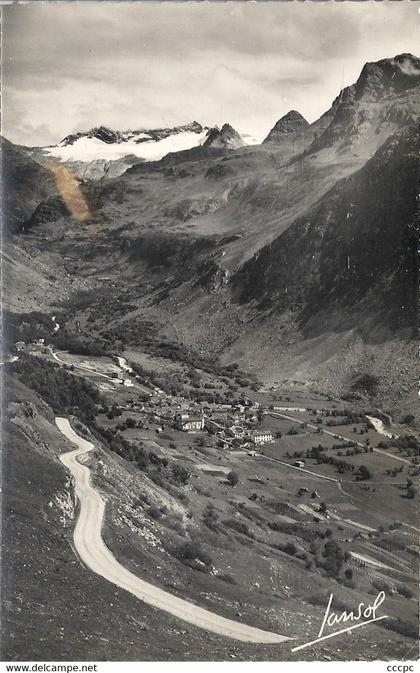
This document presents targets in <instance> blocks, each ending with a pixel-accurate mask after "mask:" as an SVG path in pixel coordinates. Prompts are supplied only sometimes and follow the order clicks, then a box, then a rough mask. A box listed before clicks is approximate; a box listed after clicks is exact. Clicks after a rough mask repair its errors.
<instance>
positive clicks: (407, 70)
mask: <svg viewBox="0 0 420 673" xmlns="http://www.w3.org/2000/svg"><path fill="white" fill-rule="evenodd" d="M419 64H420V62H419V59H418V58H416V57H415V56H412V55H411V54H401V55H399V56H396V57H395V58H391V59H384V60H382V61H378V62H377V63H367V64H366V65H365V66H364V67H363V69H362V72H361V74H360V76H359V79H358V80H357V82H356V83H355V84H353V85H352V86H349V87H346V88H345V89H343V90H342V91H341V92H340V94H339V95H338V96H337V98H336V99H335V101H334V102H333V104H332V106H331V110H329V111H328V112H327V113H326V114H325V115H324V116H323V117H322V118H321V120H319V122H315V123H314V124H312V126H311V128H312V129H314V131H315V139H314V142H313V143H312V145H311V146H310V148H309V150H308V151H309V152H317V151H319V150H321V149H324V148H326V147H331V146H332V145H334V144H337V146H338V147H339V149H343V148H348V149H350V148H352V149H353V150H355V151H363V148H364V147H369V145H372V144H373V143H376V144H377V146H379V144H380V143H378V139H379V140H382V141H384V140H385V139H386V137H387V136H388V135H389V126H390V125H391V124H395V125H397V126H402V125H404V124H409V123H413V122H414V123H415V122H416V121H417V120H418V117H419V110H420V65H419ZM320 122H323V123H320ZM395 130H396V129H395ZM374 136H376V140H375V137H374Z"/></svg>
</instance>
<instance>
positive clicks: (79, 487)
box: [55, 417, 293, 643]
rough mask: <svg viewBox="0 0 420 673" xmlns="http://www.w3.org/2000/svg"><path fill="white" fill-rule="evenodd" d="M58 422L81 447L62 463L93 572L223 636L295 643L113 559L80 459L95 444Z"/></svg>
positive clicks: (81, 546)
mask: <svg viewBox="0 0 420 673" xmlns="http://www.w3.org/2000/svg"><path fill="white" fill-rule="evenodd" d="M55 422H56V424H57V426H58V428H59V430H60V431H61V432H62V433H63V434H64V435H65V436H66V437H67V439H69V440H70V441H71V442H73V443H74V444H76V445H77V447H78V448H77V449H75V450H74V451H69V452H67V453H64V454H62V455H61V456H60V460H61V461H62V463H64V465H65V466H66V467H67V468H68V470H69V471H70V472H71V474H72V475H73V477H74V480H75V491H76V496H77V498H78V501H79V504H80V513H79V517H78V520H77V523H76V526H75V529H74V546H75V548H76V551H77V553H78V554H79V556H80V558H81V560H82V561H83V562H84V563H85V564H86V565H87V567H88V568H90V570H92V571H93V572H94V573H96V574H97V575H100V576H101V577H104V578H105V579H106V580H108V582H112V584H115V585H116V586H118V587H120V588H121V589H124V590H125V591H129V592H130V593H131V594H133V595H134V596H136V598H138V599H140V600H141V601H143V602H144V603H147V604H148V605H151V606H153V607H155V608H158V609H159V610H163V611H165V612H167V613H169V614H171V615H173V616H174V617H177V618H179V619H182V620H183V621H185V622H188V623H189V624H193V625H194V626H198V627H199V628H202V629H205V630H206V631H211V632H212V633H216V634H217V635H219V636H224V637H227V638H233V639H235V640H240V641H242V642H247V643H282V642H284V641H287V640H293V638H289V637H288V636H282V635H280V634H277V633H272V632H270V631H264V630H262V629H258V628H254V627H253V626H247V625H246V624H241V623H240V622H236V621H233V620H231V619H227V618H225V617H221V616H220V615H217V614H215V613H214V612H210V611H209V610H206V609H205V608H200V607H199V606H197V605H194V603H190V602H189V601H187V600H184V599H182V598H178V597H177V596H174V595H172V594H170V593H168V592H167V591H164V590H163V589H160V588H158V587H156V586H154V585H153V584H149V583H148V582H145V581H143V580H141V579H140V578H139V577H137V576H136V575H134V574H133V573H131V572H130V571H129V570H127V569H126V568H124V567H123V566H122V565H121V564H120V563H119V562H118V561H117V559H116V558H115V557H114V556H113V554H112V553H111V551H110V550H109V549H108V547H107V546H106V544H105V542H104V540H103V538H102V525H103V520H104V512H105V503H104V501H103V500H102V498H101V496H100V495H99V493H98V492H97V491H96V490H95V489H94V488H93V486H91V484H90V480H89V468H88V467H87V466H86V465H83V464H82V463H80V462H79V460H78V459H79V457H80V456H83V455H84V454H86V453H88V452H89V451H92V450H93V449H94V445H93V444H92V443H91V442H89V441H87V440H86V439H83V437H80V436H79V435H78V434H77V433H76V432H75V431H74V430H73V428H72V427H71V425H70V423H69V421H68V420H67V419H66V418H60V417H56V419H55Z"/></svg>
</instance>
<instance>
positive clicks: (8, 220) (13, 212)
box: [1, 138, 57, 231]
mask: <svg viewBox="0 0 420 673" xmlns="http://www.w3.org/2000/svg"><path fill="white" fill-rule="evenodd" d="M1 157H2V171H3V194H4V201H3V208H4V222H5V224H6V225H7V229H8V230H9V231H16V230H17V229H19V228H20V227H21V226H22V224H23V223H24V222H25V221H26V220H28V218H29V217H30V216H31V214H32V213H33V212H34V210H35V208H36V206H37V205H38V204H39V203H40V202H41V201H43V200H44V199H47V198H48V197H49V196H50V195H52V194H54V193H56V191H57V188H56V184H55V180H54V176H53V175H52V174H51V173H50V171H48V170H46V169H45V168H43V167H42V166H40V165H39V164H38V163H37V162H35V161H33V160H32V159H31V158H30V157H28V156H27V154H26V153H25V152H23V151H21V150H20V149H19V148H18V147H16V146H15V145H13V144H12V143H11V142H9V141H8V140H7V139H6V138H1Z"/></svg>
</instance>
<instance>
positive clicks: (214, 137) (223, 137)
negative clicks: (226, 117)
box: [203, 124, 245, 149]
mask: <svg viewBox="0 0 420 673" xmlns="http://www.w3.org/2000/svg"><path fill="white" fill-rule="evenodd" d="M244 144H245V143H244V141H243V139H242V137H241V136H240V135H239V133H238V132H237V131H235V129H234V128H233V127H232V126H231V125H230V124H224V125H223V126H222V128H221V129H218V128H217V127H214V128H212V129H210V131H209V132H208V134H207V138H206V140H205V141H204V143H203V147H225V148H226V149H238V148H239V147H242V146H243V145H244Z"/></svg>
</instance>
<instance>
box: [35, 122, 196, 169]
mask: <svg viewBox="0 0 420 673" xmlns="http://www.w3.org/2000/svg"><path fill="white" fill-rule="evenodd" d="M207 132H208V129H203V130H202V131H201V132H200V133H196V132H194V131H182V132H181V133H174V134H171V135H168V136H167V137H166V138H162V139H161V140H154V139H153V138H152V137H151V136H150V135H148V134H147V133H141V134H136V136H134V137H133V138H131V139H128V140H126V141H123V142H116V143H109V142H103V141H102V140H99V139H98V138H95V137H88V136H81V137H79V138H78V139H77V140H75V141H74V142H72V143H69V144H64V145H63V144H61V143H60V145H53V146H50V147H45V148H44V152H45V154H47V155H48V156H50V157H54V158H56V159H59V160H60V161H94V160H95V159H104V160H107V161H113V160H117V159H122V158H123V157H125V156H127V155H129V154H131V155H134V156H136V157H138V158H140V159H144V160H145V161H158V160H159V159H162V157H164V156H165V155H166V154H168V153H169V152H180V151H182V150H188V149H191V148H192V147H197V146H199V145H202V144H203V142H204V141H205V140H206V138H207ZM134 138H135V139H134ZM139 140H140V142H138V141H139Z"/></svg>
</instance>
